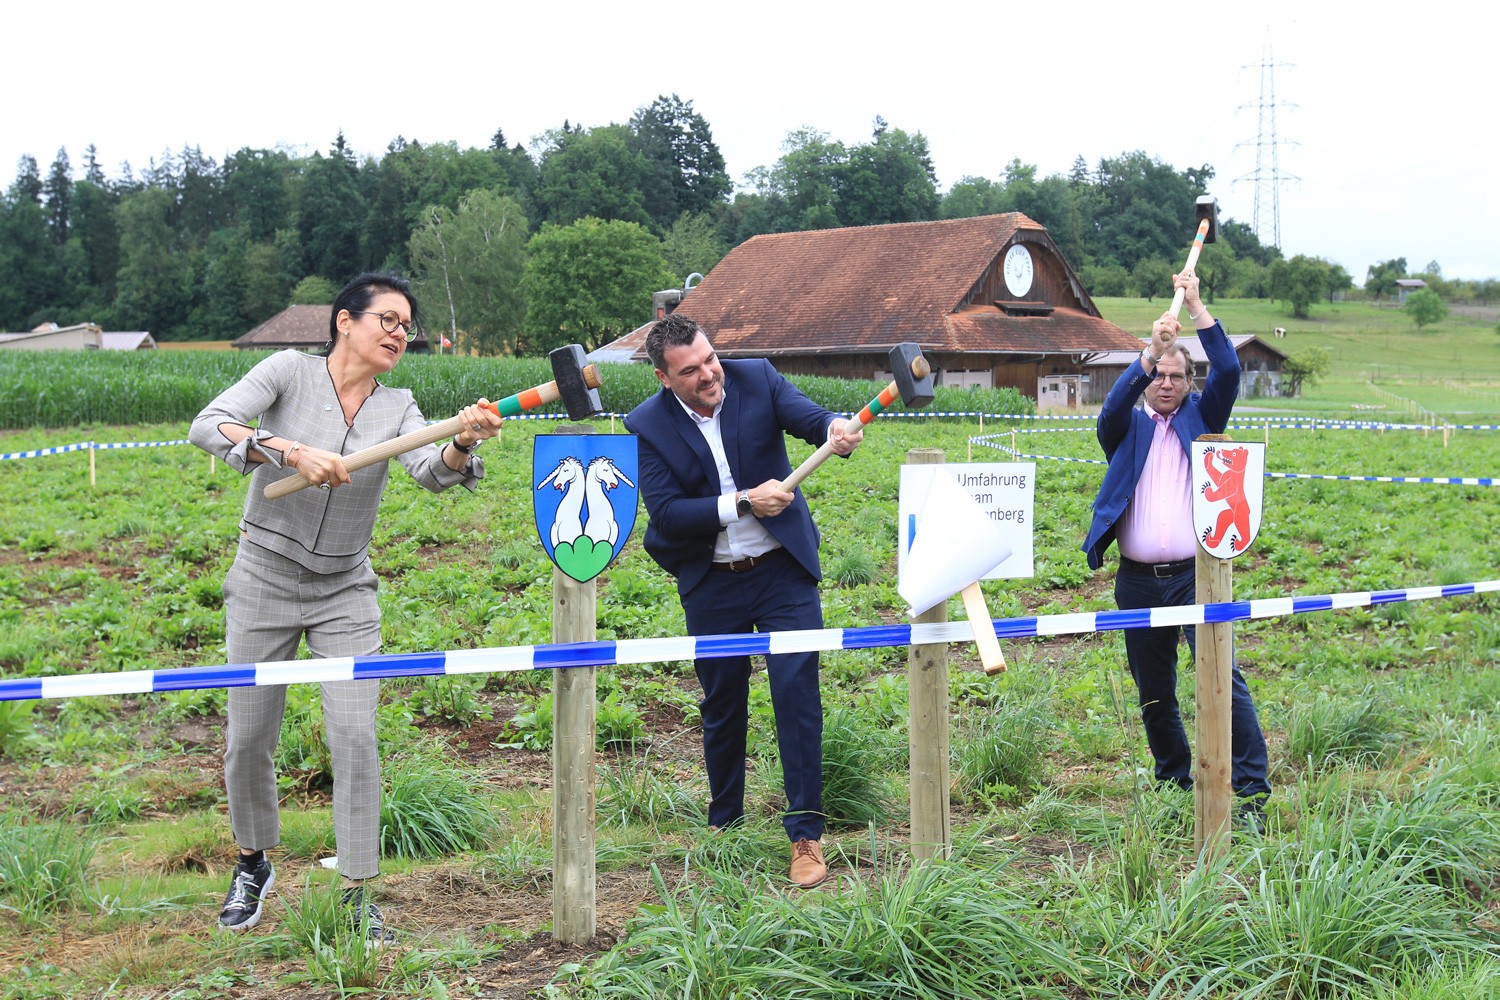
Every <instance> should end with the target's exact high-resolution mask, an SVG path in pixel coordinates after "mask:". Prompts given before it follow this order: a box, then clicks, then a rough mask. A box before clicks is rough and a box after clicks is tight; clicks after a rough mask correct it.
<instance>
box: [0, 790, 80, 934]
mask: <svg viewBox="0 0 1500 1000" xmlns="http://www.w3.org/2000/svg"><path fill="white" fill-rule="evenodd" d="M98 847H99V835H98V833H97V832H95V829H94V828H93V827H83V828H74V827H68V826H64V825H62V824H61V823H52V822H35V821H33V820H31V819H29V818H27V817H23V816H18V815H16V814H15V813H11V814H10V815H8V816H6V817H5V819H4V822H3V824H0V909H3V910H6V911H8V912H10V913H14V914H15V915H16V916H17V917H18V918H19V919H20V920H21V921H22V922H23V923H25V924H43V923H46V922H47V921H48V920H49V919H50V918H51V916H52V915H53V914H54V913H56V912H58V911H59V910H64V909H67V908H68V907H70V906H73V905H75V904H77V903H79V902H81V901H83V900H85V899H87V898H88V887H87V879H88V871H89V864H90V863H91V862H92V861H93V859H94V853H95V852H96V851H97V850H98Z"/></svg>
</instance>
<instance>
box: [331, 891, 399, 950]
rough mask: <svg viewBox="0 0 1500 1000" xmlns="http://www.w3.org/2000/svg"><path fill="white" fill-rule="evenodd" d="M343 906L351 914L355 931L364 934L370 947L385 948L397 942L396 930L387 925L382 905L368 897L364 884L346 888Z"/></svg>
mask: <svg viewBox="0 0 1500 1000" xmlns="http://www.w3.org/2000/svg"><path fill="white" fill-rule="evenodd" d="M343 906H344V909H345V910H346V911H347V912H348V914H349V923H350V926H352V927H353V928H354V933H356V934H363V935H364V936H365V939H366V944H367V945H368V946H369V947H371V948H384V947H385V946H386V945H388V944H394V943H395V941H396V932H395V931H393V930H391V929H390V928H389V927H387V926H386V925H385V916H384V914H382V913H381V912H380V907H378V906H376V905H375V904H374V903H372V902H370V901H369V899H368V898H366V896H365V887H364V886H362V885H357V886H354V887H353V888H351V889H345V890H344V899H343Z"/></svg>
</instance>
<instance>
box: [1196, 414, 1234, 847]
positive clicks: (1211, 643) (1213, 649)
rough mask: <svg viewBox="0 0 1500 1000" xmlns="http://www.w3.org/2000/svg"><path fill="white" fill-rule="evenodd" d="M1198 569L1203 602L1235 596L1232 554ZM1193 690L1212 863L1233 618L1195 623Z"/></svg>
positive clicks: (1226, 749) (1221, 832)
mask: <svg viewBox="0 0 1500 1000" xmlns="http://www.w3.org/2000/svg"><path fill="white" fill-rule="evenodd" d="M1198 440H1200V441H1228V440H1229V437H1228V436H1227V435H1224V434H1205V435H1203V436H1201V437H1200V438H1198ZM1196 570H1197V574H1198V578H1197V593H1196V599H1197V602H1198V603H1199V604H1217V603H1219V602H1226V601H1231V600H1233V599H1234V586H1233V577H1232V574H1231V564H1230V561H1229V560H1228V559H1218V558H1215V557H1214V556H1211V555H1209V554H1208V553H1207V552H1204V551H1203V547H1202V546H1198V549H1197V563H1196ZM1196 627H1197V630H1198V635H1197V641H1196V643H1195V646H1196V650H1195V662H1194V670H1195V674H1194V677H1195V679H1196V686H1197V690H1196V692H1195V694H1194V700H1195V704H1196V706H1197V719H1198V726H1197V728H1198V746H1197V749H1196V752H1195V753H1194V754H1193V818H1194V824H1193V846H1194V847H1195V848H1196V849H1197V853H1198V857H1199V863H1200V864H1208V863H1209V862H1210V861H1212V860H1214V859H1216V858H1218V857H1220V856H1222V855H1223V853H1224V852H1225V851H1226V850H1228V848H1229V840H1230V825H1229V819H1230V802H1231V800H1232V798H1233V794H1232V792H1231V791H1230V787H1229V772H1230V768H1231V766H1232V764H1233V758H1232V742H1231V738H1230V700H1231V688H1230V684H1231V677H1230V671H1231V670H1232V669H1233V668H1234V623H1232V622H1215V623H1212V624H1204V625H1199V626H1196Z"/></svg>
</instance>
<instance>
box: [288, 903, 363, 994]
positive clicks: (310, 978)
mask: <svg viewBox="0 0 1500 1000" xmlns="http://www.w3.org/2000/svg"><path fill="white" fill-rule="evenodd" d="M365 891H366V892H368V891H370V888H369V887H368V886H367V887H366V890H365ZM281 930H282V933H283V934H285V935H286V936H287V937H289V938H290V939H291V940H292V942H293V943H294V944H295V945H296V946H297V947H298V948H299V949H300V950H301V951H302V953H303V954H304V955H306V967H305V971H303V972H299V973H295V974H293V975H292V976H289V977H288V978H289V979H291V980H292V981H294V982H302V983H308V984H313V985H315V986H317V987H327V988H330V989H332V990H333V991H334V992H335V993H336V994H337V995H338V996H340V997H348V996H357V995H359V994H361V993H366V992H369V991H370V990H371V989H372V988H373V987H375V986H377V985H379V983H380V981H381V959H382V957H383V952H382V951H381V949H379V948H372V947H370V946H369V939H368V937H367V936H366V934H365V933H364V930H365V929H364V928H363V927H358V926H355V925H354V923H353V921H351V920H350V919H349V910H348V909H347V908H346V907H345V906H344V905H343V890H342V887H341V886H337V885H331V886H314V885H312V883H311V882H308V883H306V884H305V885H304V887H303V892H302V896H301V898H300V899H298V900H297V902H296V903H295V904H291V905H289V906H287V908H286V916H285V917H284V918H283V920H282V921H281Z"/></svg>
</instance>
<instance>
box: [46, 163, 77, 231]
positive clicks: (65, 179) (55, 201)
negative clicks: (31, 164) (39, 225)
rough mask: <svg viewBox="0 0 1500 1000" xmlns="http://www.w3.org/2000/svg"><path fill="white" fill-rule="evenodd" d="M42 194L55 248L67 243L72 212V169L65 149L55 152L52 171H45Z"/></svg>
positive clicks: (48, 226)
mask: <svg viewBox="0 0 1500 1000" xmlns="http://www.w3.org/2000/svg"><path fill="white" fill-rule="evenodd" d="M42 194H43V196H44V197H45V198H46V199H47V228H48V230H49V231H50V232H51V234H52V242H53V244H54V245H55V246H62V245H63V244H64V243H67V242H68V232H69V228H68V227H69V222H70V220H71V216H72V211H73V168H72V167H71V166H70V165H69V163H68V151H67V149H66V148H62V149H59V150H58V151H57V158H56V159H55V160H53V161H52V169H51V170H49V171H47V180H46V181H45V182H44V183H43V184H42Z"/></svg>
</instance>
